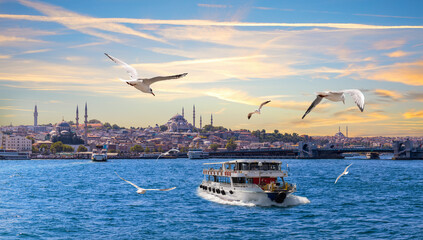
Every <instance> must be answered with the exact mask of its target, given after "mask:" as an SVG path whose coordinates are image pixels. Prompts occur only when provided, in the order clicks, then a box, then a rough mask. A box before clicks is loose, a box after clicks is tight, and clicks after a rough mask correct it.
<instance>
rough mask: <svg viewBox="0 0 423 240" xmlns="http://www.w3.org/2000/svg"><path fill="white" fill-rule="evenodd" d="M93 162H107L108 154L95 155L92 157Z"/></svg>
mask: <svg viewBox="0 0 423 240" xmlns="http://www.w3.org/2000/svg"><path fill="white" fill-rule="evenodd" d="M91 161H93V162H107V153H93V155H92V156H91Z"/></svg>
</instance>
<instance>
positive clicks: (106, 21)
mask: <svg viewBox="0 0 423 240" xmlns="http://www.w3.org/2000/svg"><path fill="white" fill-rule="evenodd" d="M20 2H22V3H24V5H27V6H30V7H34V8H36V9H37V10H39V11H40V12H43V13H46V14H47V15H50V17H46V16H36V15H13V14H0V18H7V19H15V20H29V21H43V22H58V23H62V24H63V25H65V26H67V27H69V28H71V29H74V30H78V28H80V27H84V28H96V29H100V30H105V31H110V32H121V33H125V34H131V35H140V36H141V35H144V37H145V38H147V39H151V40H156V41H162V40H160V39H157V38H155V37H154V36H150V35H147V34H144V33H140V32H136V31H134V30H133V29H131V28H127V27H125V26H123V25H114V24H115V23H130V24H141V25H179V26H181V25H185V26H222V27H290V28H292V27H299V28H303V27H307V28H336V29H361V30H366V29H367V30H383V29H423V26H420V25H396V26H395V25H370V24H358V23H280V22H265V23H259V22H235V21H234V22H231V21H221V22H219V21H212V20H200V19H186V20H162V19H137V18H94V17H85V16H82V15H79V14H75V13H72V12H70V11H65V10H63V9H62V8H58V7H54V6H52V5H48V4H41V3H31V2H28V1H26V0H20ZM44 6H48V7H45V8H44ZM54 11H57V13H54ZM47 12H48V13H47ZM61 13H66V14H63V15H61ZM69 13H72V14H73V15H70V14H69ZM96 25H98V26H96ZM119 30H123V31H119Z"/></svg>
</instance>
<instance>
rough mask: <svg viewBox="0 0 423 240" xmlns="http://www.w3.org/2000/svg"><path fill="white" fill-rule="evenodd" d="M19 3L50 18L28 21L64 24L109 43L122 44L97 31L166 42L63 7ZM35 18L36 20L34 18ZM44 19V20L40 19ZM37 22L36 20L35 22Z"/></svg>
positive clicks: (30, 17) (25, 1) (37, 3)
mask: <svg viewBox="0 0 423 240" xmlns="http://www.w3.org/2000/svg"><path fill="white" fill-rule="evenodd" d="M19 2H20V3H21V4H22V5H25V6H27V7H31V8H34V9H36V10H38V11H40V12H41V13H44V14H46V15H47V16H49V17H50V18H49V17H47V18H46V17H42V16H28V15H26V17H25V18H26V20H35V19H37V18H38V19H42V21H46V20H48V21H53V22H57V23H60V24H63V25H64V26H66V27H68V28H70V29H73V30H76V31H79V32H82V33H85V34H88V35H93V36H96V37H100V38H103V39H106V40H109V41H116V42H121V40H120V39H118V38H115V37H112V36H110V35H107V34H104V33H101V32H98V31H96V30H103V31H108V32H114V33H120V34H127V35H132V36H137V37H141V38H145V39H150V40H153V41H159V42H165V41H164V40H162V39H159V38H157V37H154V36H152V35H149V34H146V33H143V32H140V31H136V30H134V29H132V28H129V27H127V26H124V25H121V24H116V23H113V22H106V23H102V22H97V23H96V21H95V19H96V18H93V17H88V16H83V15H80V14H77V13H74V12H71V11H68V10H65V9H63V8H61V7H58V6H54V5H51V4H47V3H41V2H31V1H27V0H19ZM33 17H35V18H33ZM39 17H42V18H39ZM35 21H36V20H35Z"/></svg>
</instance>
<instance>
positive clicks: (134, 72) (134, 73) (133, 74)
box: [104, 53, 138, 80]
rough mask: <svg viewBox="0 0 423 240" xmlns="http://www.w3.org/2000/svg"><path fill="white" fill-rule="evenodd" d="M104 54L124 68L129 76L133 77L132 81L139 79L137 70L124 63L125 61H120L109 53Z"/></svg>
mask: <svg viewBox="0 0 423 240" xmlns="http://www.w3.org/2000/svg"><path fill="white" fill-rule="evenodd" d="M104 54H105V55H106V56H107V57H109V58H110V59H111V60H112V61H113V62H115V63H117V64H119V65H120V66H122V67H123V68H124V69H125V70H126V72H127V73H128V74H129V76H130V77H131V79H135V80H136V79H137V78H138V73H137V70H135V68H133V67H131V66H129V65H128V64H126V63H125V62H123V61H121V60H119V59H117V58H115V57H112V56H110V55H109V54H107V53H104Z"/></svg>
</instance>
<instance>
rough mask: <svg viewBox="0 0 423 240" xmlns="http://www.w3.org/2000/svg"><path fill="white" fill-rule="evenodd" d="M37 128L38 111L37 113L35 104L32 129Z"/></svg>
mask: <svg viewBox="0 0 423 240" xmlns="http://www.w3.org/2000/svg"><path fill="white" fill-rule="evenodd" d="M36 126H38V111H37V104H35V109H34V127H36Z"/></svg>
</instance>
